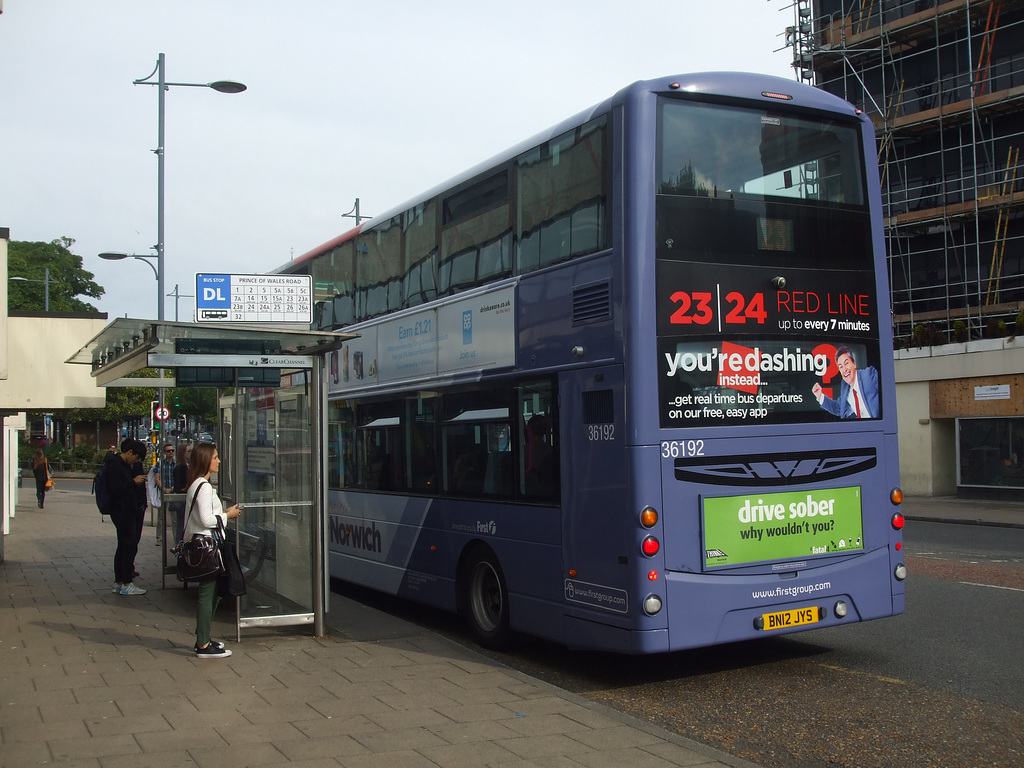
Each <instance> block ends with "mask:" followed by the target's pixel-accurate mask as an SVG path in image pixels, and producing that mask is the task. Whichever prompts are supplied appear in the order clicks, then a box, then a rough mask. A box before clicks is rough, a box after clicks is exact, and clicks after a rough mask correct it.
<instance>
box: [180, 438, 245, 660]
mask: <svg viewBox="0 0 1024 768" xmlns="http://www.w3.org/2000/svg"><path fill="white" fill-rule="evenodd" d="M219 469H220V456H219V454H218V453H217V446H216V445H214V444H213V443H199V444H198V445H196V446H195V447H194V448H193V449H192V456H191V458H190V459H189V462H188V478H189V485H188V495H187V496H186V497H185V508H186V509H187V510H188V511H187V512H186V513H185V535H184V539H185V540H186V541H188V540H191V538H192V537H193V536H194V535H195V534H197V533H199V534H202V535H204V536H213V535H214V532H215V531H216V530H217V529H218V528H219V527H220V526H221V525H223V524H225V523H226V522H227V521H228V520H233V519H234V518H236V517H238V516H239V515H240V514H242V510H241V508H240V507H239V506H238V505H237V504H236V505H235V506H233V507H230V508H228V509H227V510H225V509H224V505H223V504H222V503H221V500H220V497H219V496H218V495H217V492H216V491H214V490H213V486H212V485H210V475H212V474H213V473H214V472H216V471H217V470H219ZM193 502H194V503H193ZM198 592H199V598H198V602H197V606H196V646H195V651H196V656H198V657H199V658H201V659H218V658H224V657H226V656H230V655H231V651H229V650H228V649H227V648H225V647H224V644H223V643H220V642H218V641H216V640H211V639H210V625H211V624H212V623H213V614H214V613H215V612H216V611H217V606H218V605H219V604H220V595H218V594H217V579H208V580H206V581H201V582H199V590H198Z"/></svg>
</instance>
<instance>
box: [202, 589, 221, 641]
mask: <svg viewBox="0 0 1024 768" xmlns="http://www.w3.org/2000/svg"><path fill="white" fill-rule="evenodd" d="M218 605H220V595H218V594H217V580H216V579H210V580H209V581H201V582H199V604H198V606H197V608H196V647H198V648H202V647H203V646H205V645H207V644H208V643H209V642H210V625H211V624H212V623H213V614H214V613H216V611H217V606H218Z"/></svg>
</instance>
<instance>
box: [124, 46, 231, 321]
mask: <svg viewBox="0 0 1024 768" xmlns="http://www.w3.org/2000/svg"><path fill="white" fill-rule="evenodd" d="M154 75H155V76H156V78H157V79H156V80H153V76H154ZM132 84H133V85H155V86H157V92H158V97H157V148H156V149H155V150H154V151H155V152H156V162H157V165H156V184H157V192H156V240H157V243H156V246H155V248H156V265H157V269H156V282H157V291H158V293H159V300H158V303H157V320H163V319H164V92H165V91H167V89H168V88H170V87H171V86H181V87H186V88H212V89H213V90H215V91H219V92H220V93H241V92H242V91H244V90H245V88H246V87H245V85H243V84H242V83H237V82H235V81H233V80H215V81H214V82H212V83H169V82H167V79H166V76H165V70H164V55H163V54H162V53H161V54H160V55H159V56H158V57H157V60H156V68H155V69H154V70H153V71H152V72H150V73H149V74H148V75H146V76H145V77H142V78H139V79H138V80H133V81H132ZM122 258H124V257H122ZM135 258H140V257H139V256H136V257H135ZM141 258H145V257H141Z"/></svg>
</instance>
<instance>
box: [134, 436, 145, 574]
mask: <svg viewBox="0 0 1024 768" xmlns="http://www.w3.org/2000/svg"><path fill="white" fill-rule="evenodd" d="M135 442H136V443H137V446H136V447H137V448H138V449H139V450H140V451H141V453H138V454H136V456H135V458H136V461H135V462H133V463H132V465H131V469H132V475H133V479H134V477H135V476H138V475H142V483H141V484H139V485H136V486H135V518H136V520H135V554H136V555H137V554H138V553H139V544H141V543H142V530H143V529H144V528H145V527H146V512H148V511H149V485H148V480H149V473H148V472H147V471H146V465H145V461H146V450H147V449H146V444H145V443H144V442H142V441H141V440H136V441H135ZM138 575H139V571H138V569H136V567H135V557H132V578H133V579H134V578H135V577H136V576H138Z"/></svg>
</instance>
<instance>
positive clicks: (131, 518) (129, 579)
mask: <svg viewBox="0 0 1024 768" xmlns="http://www.w3.org/2000/svg"><path fill="white" fill-rule="evenodd" d="M145 455H146V446H145V444H143V443H142V442H140V441H138V440H135V439H133V438H130V437H129V438H125V440H124V441H122V443H121V452H120V453H108V454H107V457H106V459H105V460H104V462H103V480H104V482H105V483H106V484H107V491H108V492H109V493H110V512H109V514H110V519H111V521H113V523H114V528H115V529H116V530H117V549H116V550H115V551H114V579H115V583H114V588H113V590H111V591H112V592H114V593H116V594H119V595H144V594H146V590H145V589H142V588H141V587H137V586H135V583H134V581H133V579H134V572H135V555H136V553H138V551H139V537H140V535H141V534H140V532H139V495H138V489H139V488H142V490H143V493H144V492H145V482H146V473H145V472H142V473H139V474H136V473H135V472H133V470H132V465H134V464H136V463H140V462H141V461H142V459H143V458H144V457H145Z"/></svg>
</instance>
